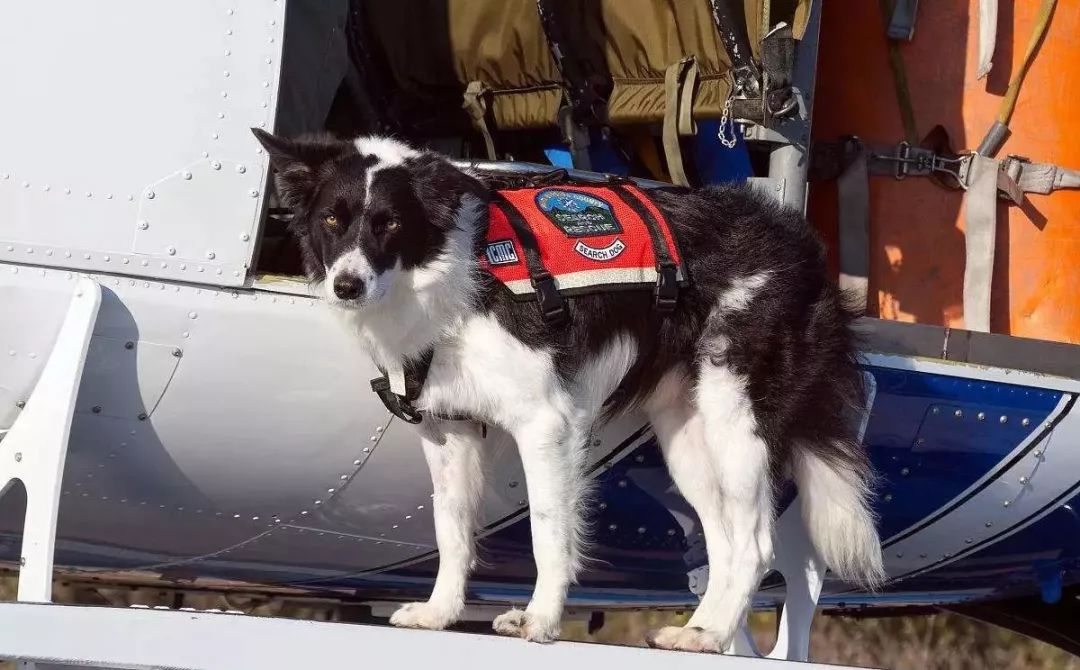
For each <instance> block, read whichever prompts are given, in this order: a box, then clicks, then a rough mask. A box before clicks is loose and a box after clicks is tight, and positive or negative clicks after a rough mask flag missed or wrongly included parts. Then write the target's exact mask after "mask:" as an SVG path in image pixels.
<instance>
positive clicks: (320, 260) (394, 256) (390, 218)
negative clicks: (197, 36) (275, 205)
mask: <svg viewBox="0 0 1080 670" xmlns="http://www.w3.org/2000/svg"><path fill="white" fill-rule="evenodd" d="M252 131H253V132H254V133H255V136H256V137H257V138H258V140H259V142H261V143H262V145H263V147H265V148H266V151H267V152H268V153H269V155H270V163H271V166H272V167H273V168H274V169H275V170H276V171H277V175H276V178H275V183H276V186H277V192H278V196H279V198H280V200H281V203H282V204H283V205H284V206H285V207H288V208H289V209H291V210H292V212H293V221H292V224H291V226H290V229H291V231H292V233H293V234H294V235H296V237H297V238H298V240H299V242H300V246H301V249H302V250H303V255H304V263H305V269H306V271H307V273H308V276H309V277H310V278H311V279H313V280H319V281H322V282H323V285H324V287H325V290H326V295H327V297H328V298H329V299H330V300H332V301H334V302H337V303H339V304H344V305H346V306H349V307H356V308H361V307H364V306H368V305H372V304H374V303H377V302H378V301H379V300H381V299H382V298H384V297H386V296H387V295H388V294H389V293H390V291H391V289H392V288H393V286H394V284H395V282H396V281H398V280H399V279H400V277H401V276H402V275H403V274H404V273H408V272H410V271H412V270H415V269H417V268H420V267H423V266H424V265H425V264H427V263H430V262H431V261H433V260H435V259H436V258H438V257H439V256H440V255H441V254H442V253H443V250H444V249H445V246H446V242H447V238H448V236H449V235H450V234H451V233H452V232H454V229H455V227H456V226H457V225H458V223H459V222H458V221H457V214H458V210H459V209H460V207H461V205H462V198H463V197H464V196H465V195H467V194H474V195H478V196H479V195H481V194H482V193H483V189H482V187H480V185H479V183H478V182H476V181H475V180H473V179H472V178H471V177H469V176H467V175H465V174H464V173H463V172H461V171H460V170H458V169H457V168H455V167H454V166H453V165H451V164H450V163H449V162H448V161H447V160H446V159H444V158H442V157H441V156H439V155H437V154H433V153H427V152H419V151H416V150H414V149H412V148H410V147H408V146H406V145H405V144H402V143H400V142H397V141H395V140H392V139H388V138H381V137H362V138H360V139H357V140H356V141H354V142H346V141H343V140H339V139H336V138H333V137H330V136H314V137H307V138H299V139H295V140H292V139H285V138H281V137H276V136H274V135H271V134H270V133H267V132H265V131H262V130H259V129H257V128H253V129H252Z"/></svg>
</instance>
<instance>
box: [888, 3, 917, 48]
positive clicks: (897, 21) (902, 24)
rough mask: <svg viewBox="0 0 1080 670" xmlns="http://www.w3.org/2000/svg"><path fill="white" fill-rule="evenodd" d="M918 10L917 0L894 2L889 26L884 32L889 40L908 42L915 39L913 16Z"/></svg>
mask: <svg viewBox="0 0 1080 670" xmlns="http://www.w3.org/2000/svg"><path fill="white" fill-rule="evenodd" d="M918 10H919V0H896V4H895V5H893V9H892V15H891V17H890V18H889V26H888V28H886V30H885V34H887V35H888V36H889V39H893V40H904V41H905V42H910V41H911V39H912V38H913V37H915V14H916V13H917V12H918Z"/></svg>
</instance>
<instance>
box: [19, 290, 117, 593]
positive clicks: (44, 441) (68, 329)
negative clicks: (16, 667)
mask: <svg viewBox="0 0 1080 670" xmlns="http://www.w3.org/2000/svg"><path fill="white" fill-rule="evenodd" d="M100 306H101V287H99V286H98V285H97V284H96V283H95V282H93V281H91V280H90V279H87V278H81V279H79V280H78V282H77V283H76V285H75V292H74V294H73V296H72V298H71V306H70V307H68V311H67V316H66V317H64V322H63V324H62V325H61V326H60V333H59V334H58V335H57V338H56V344H55V345H54V346H53V349H52V352H51V353H50V354H49V359H48V361H46V363H45V368H44V370H42V372H41V377H40V378H39V379H38V382H37V385H36V386H35V387H34V391H33V393H31V394H30V397H29V398H27V401H26V407H25V409H23V411H22V413H21V414H20V415H19V416H18V418H16V419H15V423H14V424H13V425H12V427H11V430H9V431H8V432H7V434H6V435H5V436H4V439H3V441H0V493H2V492H3V491H6V490H7V488H8V487H9V486H10V485H11V484H12V483H13V482H14V481H15V480H18V481H21V482H22V484H23V486H24V487H25V488H26V518H25V520H24V522H23V524H24V525H23V541H22V557H21V558H20V560H19V563H20V565H21V568H20V570H19V593H18V598H19V600H20V601H27V602H44V603H47V602H51V601H52V581H53V574H52V572H53V553H54V550H55V547H56V519H57V514H58V511H59V506H60V485H61V483H62V480H63V478H64V462H65V461H66V459H67V449H68V438H69V437H70V435H71V422H72V418H73V417H74V414H75V400H76V398H77V397H78V395H79V383H80V382H81V380H82V373H83V367H84V365H85V364H86V351H87V347H89V345H90V337H91V335H92V334H93V331H94V323H95V322H96V320H97V314H98V308H99V307H100Z"/></svg>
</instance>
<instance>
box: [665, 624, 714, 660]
mask: <svg viewBox="0 0 1080 670" xmlns="http://www.w3.org/2000/svg"><path fill="white" fill-rule="evenodd" d="M645 642H646V643H647V644H648V645H649V646H650V647H652V648H654V649H676V650H679V651H698V652H709V653H713V654H719V653H721V652H722V651H724V647H725V646H726V645H725V644H724V640H723V637H722V636H721V635H720V633H719V632H717V631H713V630H706V629H704V628H698V627H696V626H685V627H682V626H664V627H663V628H658V629H656V630H651V631H649V632H648V633H646V634H645Z"/></svg>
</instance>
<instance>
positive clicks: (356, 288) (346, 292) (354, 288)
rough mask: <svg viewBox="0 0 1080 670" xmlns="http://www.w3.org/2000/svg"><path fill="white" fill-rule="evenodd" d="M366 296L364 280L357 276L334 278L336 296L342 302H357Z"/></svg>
mask: <svg viewBox="0 0 1080 670" xmlns="http://www.w3.org/2000/svg"><path fill="white" fill-rule="evenodd" d="M363 294H364V280H363V279H361V278H359V277H357V276H356V275H338V276H337V277H335V278H334V295H336V296H337V297H338V298H340V299H341V300H356V299H357V298H359V297H360V296H362V295H363Z"/></svg>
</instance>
